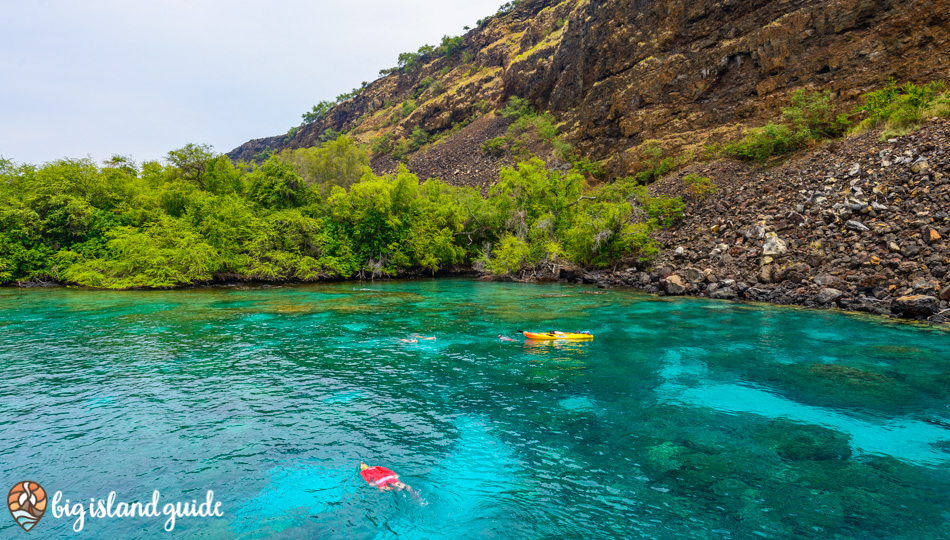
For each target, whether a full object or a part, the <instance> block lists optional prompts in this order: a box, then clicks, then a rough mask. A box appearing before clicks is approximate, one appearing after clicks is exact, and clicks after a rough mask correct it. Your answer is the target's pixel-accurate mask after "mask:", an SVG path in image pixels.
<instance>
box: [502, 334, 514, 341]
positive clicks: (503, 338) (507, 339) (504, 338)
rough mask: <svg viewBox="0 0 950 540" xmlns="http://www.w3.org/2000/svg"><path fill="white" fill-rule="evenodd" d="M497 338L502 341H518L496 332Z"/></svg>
mask: <svg viewBox="0 0 950 540" xmlns="http://www.w3.org/2000/svg"><path fill="white" fill-rule="evenodd" d="M498 339H500V340H502V341H518V340H516V339H511V338H510V337H508V336H503V335H501V334H498Z"/></svg>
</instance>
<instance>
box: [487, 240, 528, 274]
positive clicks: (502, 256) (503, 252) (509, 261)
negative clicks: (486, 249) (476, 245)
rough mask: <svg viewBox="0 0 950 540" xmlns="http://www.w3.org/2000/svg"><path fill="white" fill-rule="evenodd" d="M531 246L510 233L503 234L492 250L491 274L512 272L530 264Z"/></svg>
mask: <svg viewBox="0 0 950 540" xmlns="http://www.w3.org/2000/svg"><path fill="white" fill-rule="evenodd" d="M530 257H531V247H530V246H529V245H528V243H527V242H525V241H524V240H521V239H520V238H517V237H515V236H513V235H511V234H507V235H505V236H504V237H503V238H502V239H501V242H500V243H499V245H498V247H497V248H495V250H494V251H493V252H492V257H491V260H490V263H489V269H490V270H491V272H492V273H493V274H513V273H515V272H518V271H519V270H521V269H523V268H525V267H526V266H530V264H529V260H530Z"/></svg>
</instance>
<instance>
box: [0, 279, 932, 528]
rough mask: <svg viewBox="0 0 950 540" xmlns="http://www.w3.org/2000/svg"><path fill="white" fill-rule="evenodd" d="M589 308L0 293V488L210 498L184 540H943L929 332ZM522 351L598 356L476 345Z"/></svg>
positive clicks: (291, 294)
mask: <svg viewBox="0 0 950 540" xmlns="http://www.w3.org/2000/svg"><path fill="white" fill-rule="evenodd" d="M361 288H365V289H369V290H357V289H361ZM597 292H600V291H597V290H596V289H592V288H587V287H577V286H561V285H520V284H498V283H478V282H472V281H467V280H438V281H416V282H394V283H373V284H369V285H356V286H355V287H354V284H352V283H344V284H329V285H314V286H300V287H275V288H263V289H247V290H239V289H194V290H182V291H171V292H92V291H76V290H66V289H52V290H26V291H21V290H15V289H2V290H0V366H2V368H3V372H2V373H3V382H2V383H0V407H2V409H0V410H2V412H0V470H2V478H3V479H4V480H3V481H4V482H6V484H7V485H9V486H12V485H13V483H14V482H16V481H18V480H24V479H31V480H35V481H38V482H39V483H40V484H42V485H43V486H44V487H45V488H46V489H47V491H49V492H51V493H53V492H56V491H62V492H63V493H64V496H65V497H69V498H71V499H73V500H76V499H79V500H85V501H88V498H89V497H97V498H98V497H105V496H106V495H107V494H108V492H109V491H113V490H114V491H116V492H118V500H124V501H134V500H141V501H146V502H147V500H148V499H149V497H150V495H151V493H152V491H153V490H156V489H157V490H160V491H161V493H162V502H163V503H164V502H168V501H178V500H191V499H199V500H201V499H203V498H204V495H205V492H206V490H208V489H213V490H214V492H215V498H216V500H219V501H221V502H222V510H223V511H224V514H225V516H224V517H222V518H216V519H200V518H184V519H180V520H178V523H177V525H176V527H175V531H176V532H177V533H179V534H184V535H188V537H198V538H232V537H237V538H269V537H280V538H314V537H319V538H326V537H343V538H378V539H389V538H410V539H415V538H474V537H478V538H512V537H519V538H597V537H603V538H616V537H624V538H639V537H643V538H752V537H766V538H768V537H771V538H789V537H798V538H802V537H814V538H831V537H836V536H837V537H841V538H851V537H861V538H901V537H903V538H950V333H947V332H946V331H942V330H935V329H930V328H925V327H919V326H911V325H906V324H898V323H893V322H886V321H882V320H878V319H871V318H861V317H855V316H849V315H843V314H839V313H832V312H819V311H806V310H799V309H788V308H779V307H769V306H752V305H738V304H730V303H723V302H712V301H703V300H697V299H661V298H653V297H649V296H644V295H639V294H636V293H633V292H627V291H616V290H615V291H610V292H609V293H608V294H591V293H597ZM519 329H533V330H548V329H564V330H582V329H588V330H591V331H592V332H594V333H595V335H596V337H595V339H594V341H593V342H590V343H564V344H533V343H524V342H522V341H520V340H519V341H518V342H515V343H512V342H502V341H500V340H498V339H497V336H498V334H505V335H508V336H511V337H517V336H516V335H515V333H514V331H516V330H519ZM413 332H418V333H420V334H423V335H430V336H436V337H438V339H437V340H436V341H420V342H419V343H402V342H400V341H399V338H405V337H407V336H408V335H409V334H411V333H413ZM361 460H363V461H366V462H367V463H368V464H371V465H384V466H387V467H389V468H391V469H393V470H395V471H397V472H398V473H399V474H400V475H401V477H402V479H403V480H404V481H406V482H407V483H409V484H410V485H412V486H413V487H414V488H416V489H417V490H419V491H420V492H421V493H422V497H423V498H424V499H425V502H426V503H427V504H425V505H422V504H419V503H418V502H417V501H413V499H412V498H411V497H408V496H403V495H401V494H394V493H383V492H378V491H376V490H375V489H373V488H371V487H369V486H367V485H366V484H365V483H364V482H363V481H362V480H361V479H360V477H359V475H358V472H357V471H358V465H359V462H360V461H361ZM3 489H8V488H6V487H3ZM72 523H73V521H72V520H71V519H65V518H64V519H54V518H53V517H52V515H51V514H50V513H49V512H47V514H46V516H45V517H44V518H43V520H42V521H41V522H40V524H39V525H38V526H37V529H36V531H37V532H41V534H43V535H49V537H60V536H73V535H75V533H73V532H72V530H71V526H72ZM163 523H164V518H151V519H149V518H135V519H124V520H119V519H112V520H106V519H90V518H87V520H86V524H85V528H84V530H83V533H82V534H84V535H91V537H95V538H145V537H152V536H157V535H159V534H163V531H162V530H161V529H162V525H163ZM17 530H18V529H17V526H16V525H15V524H14V522H13V520H12V518H11V519H6V520H4V519H0V534H2V535H3V536H9V535H11V534H13V533H17ZM34 534H36V533H34Z"/></svg>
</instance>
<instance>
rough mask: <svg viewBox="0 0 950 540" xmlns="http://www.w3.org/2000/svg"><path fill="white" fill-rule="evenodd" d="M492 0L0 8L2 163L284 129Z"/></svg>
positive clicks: (71, 1) (151, 148)
mask: <svg viewBox="0 0 950 540" xmlns="http://www.w3.org/2000/svg"><path fill="white" fill-rule="evenodd" d="M502 3H503V1H502V0H465V1H454V0H449V1H447V0H391V1H384V0H348V1H343V2H328V1H321V0H312V1H304V0H274V1H271V2H260V1H255V2H250V1H245V0H188V1H184V0H163V1H160V2H159V1H146V0H82V1H78V0H21V1H19V2H14V1H11V0H3V2H2V4H0V5H2V10H0V156H2V157H5V158H7V159H12V160H13V161H16V162H18V163H36V164H40V163H43V162H46V161H51V160H54V159H59V158H63V157H70V158H83V157H87V156H90V157H92V158H93V159H95V160H97V161H102V160H104V159H107V158H108V157H110V156H112V155H115V154H120V155H125V156H132V158H133V159H135V160H136V161H139V162H142V161H147V160H150V159H158V158H161V157H163V156H164V155H165V153H166V152H168V151H169V150H172V149H175V148H180V147H182V146H184V145H185V144H186V143H189V142H193V143H201V144H210V145H213V146H214V148H215V150H217V151H219V152H228V151H230V150H231V149H233V148H234V147H236V146H238V145H240V144H242V143H244V142H245V141H248V140H250V139H256V138H260V137H266V136H270V135H277V134H280V133H284V132H286V131H287V130H288V129H290V128H291V127H292V126H295V125H298V124H299V123H300V115H301V114H302V113H304V112H305V111H307V110H309V109H310V108H311V107H312V106H313V105H314V104H316V103H317V102H318V101H321V100H324V99H333V98H335V97H336V96H337V95H339V94H342V93H344V92H347V91H349V90H351V89H353V88H355V87H357V86H359V85H360V83H361V82H362V81H372V80H374V79H376V77H377V76H378V73H379V70H380V69H383V68H388V67H393V66H395V65H396V57H397V56H398V55H399V53H401V52H407V51H415V50H416V49H418V48H419V46H421V45H423V44H425V43H431V44H438V42H439V41H441V38H442V36H443V35H445V34H449V35H458V34H462V33H463V27H464V26H466V25H468V26H475V21H477V20H478V19H480V18H483V17H485V16H487V15H490V14H492V13H494V12H495V11H496V10H497V9H498V7H499V6H500V5H501V4H502Z"/></svg>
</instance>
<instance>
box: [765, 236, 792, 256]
mask: <svg viewBox="0 0 950 540" xmlns="http://www.w3.org/2000/svg"><path fill="white" fill-rule="evenodd" d="M785 253H788V246H787V245H786V244H785V241H784V240H782V239H781V238H779V237H778V236H770V237H768V238H766V239H765V243H764V244H763V245H762V255H764V256H767V257H774V256H776V255H784V254H785Z"/></svg>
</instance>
